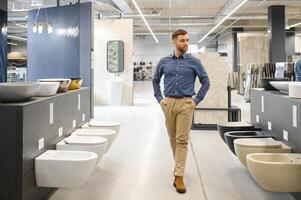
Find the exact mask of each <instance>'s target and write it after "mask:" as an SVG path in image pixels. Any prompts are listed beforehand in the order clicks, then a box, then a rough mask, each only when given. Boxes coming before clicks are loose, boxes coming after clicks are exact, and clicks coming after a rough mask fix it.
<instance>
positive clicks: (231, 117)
mask: <svg viewBox="0 0 301 200" xmlns="http://www.w3.org/2000/svg"><path fill="white" fill-rule="evenodd" d="M227 91H228V108H196V109H195V111H200V110H207V111H208V110H212V111H228V121H229V122H237V121H241V109H240V108H239V107H237V106H232V105H231V86H228V87H227ZM191 129H192V130H216V129H217V124H202V123H198V124H195V122H194V115H193V117H192V126H191Z"/></svg>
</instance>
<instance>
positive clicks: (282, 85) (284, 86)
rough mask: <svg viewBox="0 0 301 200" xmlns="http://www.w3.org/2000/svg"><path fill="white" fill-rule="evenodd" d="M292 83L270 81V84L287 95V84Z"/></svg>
mask: <svg viewBox="0 0 301 200" xmlns="http://www.w3.org/2000/svg"><path fill="white" fill-rule="evenodd" d="M291 83H294V82H292V81H270V84H271V85H272V86H273V87H274V88H276V89H277V90H279V91H280V92H282V93H288V86H289V84H291Z"/></svg>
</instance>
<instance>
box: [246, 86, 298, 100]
mask: <svg viewBox="0 0 301 200" xmlns="http://www.w3.org/2000/svg"><path fill="white" fill-rule="evenodd" d="M252 90H255V91H257V92H264V93H267V94H272V95H277V96H281V97H283V98H286V99H289V100H292V101H295V102H300V101H301V99H297V98H291V97H289V96H288V93H287V94H286V93H282V92H279V91H274V90H264V89H263V88H252V89H251V92H252Z"/></svg>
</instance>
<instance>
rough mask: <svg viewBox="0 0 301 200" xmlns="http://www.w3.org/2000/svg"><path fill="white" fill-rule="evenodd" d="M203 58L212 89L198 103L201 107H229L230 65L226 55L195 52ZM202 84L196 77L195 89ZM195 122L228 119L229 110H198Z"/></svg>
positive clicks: (196, 55) (199, 57)
mask: <svg viewBox="0 0 301 200" xmlns="http://www.w3.org/2000/svg"><path fill="white" fill-rule="evenodd" d="M194 56H195V57H197V58H198V59H200V60H201V62H202V64H203V66H204V68H205V69H206V71H207V74H208V76H209V80H210V89H209V91H208V93H207V95H206V97H205V99H204V100H203V101H202V102H201V103H200V104H199V105H198V107H199V108H224V109H225V108H227V107H228V92H227V85H228V65H227V60H226V58H224V57H220V56H219V54H218V53H202V54H194ZM200 87H201V84H200V82H199V80H198V78H197V79H196V84H195V91H196V92H197V91H198V90H199V88H200ZM194 115H195V118H194V120H195V123H200V122H201V123H205V121H206V123H209V122H211V123H212V122H220V121H228V112H225V111H209V112H208V111H203V110H202V111H196V112H195V113H194Z"/></svg>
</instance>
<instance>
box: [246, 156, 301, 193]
mask: <svg viewBox="0 0 301 200" xmlns="http://www.w3.org/2000/svg"><path fill="white" fill-rule="evenodd" d="M247 164H248V170H249V172H250V173H251V175H252V177H253V178H254V179H255V181H256V182H257V183H258V184H259V185H261V186H262V187H263V188H264V189H266V190H268V191H272V192H301V154H294V153H252V154H249V155H247Z"/></svg>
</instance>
